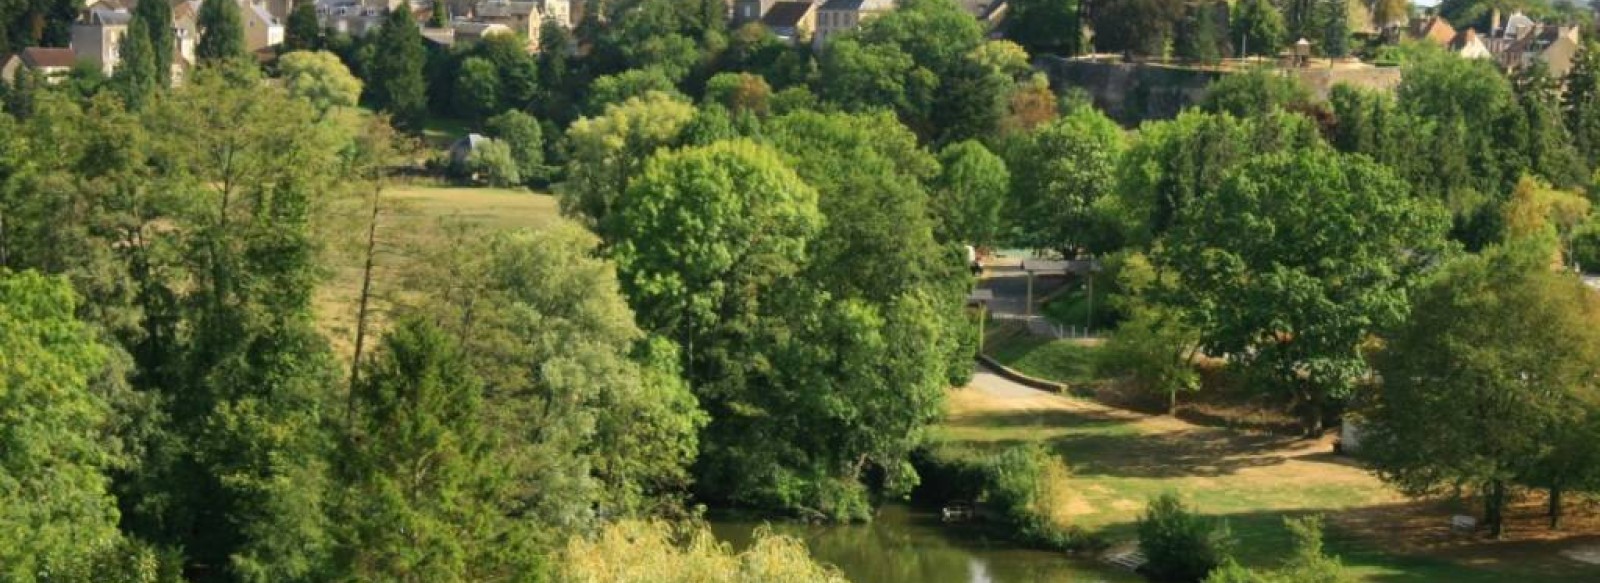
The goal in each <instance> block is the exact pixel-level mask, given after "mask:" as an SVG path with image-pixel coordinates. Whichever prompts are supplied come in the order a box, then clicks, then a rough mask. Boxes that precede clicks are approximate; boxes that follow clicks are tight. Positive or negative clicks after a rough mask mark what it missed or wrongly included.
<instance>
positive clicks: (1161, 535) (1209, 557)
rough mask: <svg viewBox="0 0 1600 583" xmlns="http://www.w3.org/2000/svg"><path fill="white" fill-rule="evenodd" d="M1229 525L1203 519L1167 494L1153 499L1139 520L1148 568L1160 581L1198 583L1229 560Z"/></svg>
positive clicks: (1146, 567)
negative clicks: (1190, 582)
mask: <svg viewBox="0 0 1600 583" xmlns="http://www.w3.org/2000/svg"><path fill="white" fill-rule="evenodd" d="M1231 546H1232V540H1231V537H1230V535H1229V533H1228V529H1227V526H1226V525H1225V524H1222V523H1220V522H1218V521H1216V520H1211V519H1207V518H1205V517H1203V516H1200V515H1199V514H1198V513H1196V512H1195V510H1194V509H1193V508H1190V507H1189V506H1188V505H1186V504H1184V503H1183V500H1181V499H1179V498H1178V495H1177V494H1174V493H1171V492H1168V493H1165V494H1162V495H1160V496H1157V497H1155V498H1153V499H1151V500H1150V504H1149V506H1147V507H1146V508H1145V512H1144V514H1143V515H1141V516H1140V517H1139V548H1140V550H1143V551H1144V555H1145V557H1146V558H1148V559H1149V561H1150V562H1148V563H1146V564H1145V569H1146V570H1148V571H1149V573H1150V575H1151V576H1152V577H1153V578H1155V579H1156V580H1158V581H1199V580H1201V579H1204V578H1205V577H1206V574H1207V573H1210V572H1211V570H1212V569H1215V568H1217V566H1219V565H1222V564H1223V562H1224V561H1225V560H1227V558H1228V553H1229V550H1230V547H1231Z"/></svg>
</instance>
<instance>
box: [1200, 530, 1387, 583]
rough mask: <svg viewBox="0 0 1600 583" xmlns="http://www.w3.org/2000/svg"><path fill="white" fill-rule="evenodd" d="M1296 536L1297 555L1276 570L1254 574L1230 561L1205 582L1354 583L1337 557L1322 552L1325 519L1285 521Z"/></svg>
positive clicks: (1255, 572)
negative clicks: (1323, 522)
mask: <svg viewBox="0 0 1600 583" xmlns="http://www.w3.org/2000/svg"><path fill="white" fill-rule="evenodd" d="M1283 524H1284V526H1285V527H1288V529H1289V534H1290V535H1291V536H1293V537H1294V553H1293V554H1292V555H1290V556H1289V558H1288V560H1285V561H1284V562H1283V566H1282V567H1281V568H1279V569H1278V570H1276V571H1267V572H1262V571H1253V570H1250V569H1246V568H1244V567H1242V566H1240V565H1239V564H1238V563H1235V562H1233V560H1232V559H1229V560H1228V561H1227V563H1226V564H1224V565H1223V566H1221V567H1218V568H1217V569H1216V570H1214V571H1212V572H1211V575H1210V576H1208V577H1206V583H1354V581H1355V580H1356V579H1355V577H1353V576H1351V575H1350V573H1349V572H1348V571H1345V569H1344V564H1342V563H1340V562H1339V559H1338V558H1337V557H1330V556H1328V555H1326V554H1324V553H1323V552H1322V517H1320V516H1308V517H1305V518H1285V519H1283Z"/></svg>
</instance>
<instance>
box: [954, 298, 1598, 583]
mask: <svg viewBox="0 0 1600 583" xmlns="http://www.w3.org/2000/svg"><path fill="white" fill-rule="evenodd" d="M999 335H1000V336H1001V340H1000V341H999V342H997V343H995V344H991V345H990V346H989V348H990V349H991V353H992V354H995V355H996V356H1005V357H1006V358H1002V360H1007V361H1008V362H1011V363H1013V364H1014V365H1017V366H1019V367H1021V368H1025V369H1027V368H1029V367H1033V368H1032V370H1030V371H1028V372H1030V373H1032V374H1044V373H1047V372H1051V371H1054V372H1055V373H1056V374H1053V375H1047V376H1052V377H1053V378H1058V379H1063V378H1064V379H1068V380H1071V379H1072V378H1074V377H1077V378H1082V375H1084V374H1087V373H1086V372H1085V370H1086V369H1084V368H1083V367H1082V363H1083V362H1085V361H1089V360H1092V358H1091V357H1089V356H1087V355H1088V354H1091V353H1092V350H1093V349H1092V348H1086V347H1081V346H1075V345H1071V344H1070V343H1068V342H1062V341H1041V340H1039V339H1034V338H1028V337H1026V336H1025V335H1023V336H1021V337H1013V336H1008V335H1006V331H1005V330H1003V329H1002V330H1001V331H1000V333H999ZM990 338H991V340H994V339H995V336H993V335H992V336H991V337H990ZM1066 346H1070V347H1071V348H1064V347H1066ZM1041 363H1042V364H1041ZM1041 367H1042V368H1041ZM985 382H988V381H987V380H986V379H984V378H982V377H980V378H979V379H978V380H977V381H976V383H977V384H981V383H985ZM949 408H950V411H949V413H950V414H949V417H948V419H947V420H946V422H945V424H944V425H943V426H942V427H941V428H940V431H939V437H938V438H939V439H940V441H941V445H940V447H941V449H942V450H943V451H944V453H945V454H947V455H954V456H973V455H981V454H982V453H984V452H987V451H992V450H994V449H997V448H999V447H1003V446H1005V445H1009V444H1015V443H1020V442H1026V441H1042V442H1045V443H1047V444H1049V445H1050V447H1051V448H1052V449H1053V450H1055V451H1056V452H1057V453H1059V454H1060V455H1061V456H1062V457H1063V459H1064V460H1065V461H1066V462H1067V463H1068V464H1069V466H1071V468H1072V471H1073V477H1072V487H1070V488H1068V489H1067V491H1068V492H1070V494H1069V496H1070V499H1068V500H1065V501H1064V502H1063V503H1064V504H1066V505H1067V506H1068V507H1070V508H1071V511H1070V512H1069V514H1071V515H1072V516H1073V522H1074V523H1076V524H1078V525H1081V526H1084V527H1086V528H1089V529H1091V530H1097V531H1100V532H1102V533H1105V534H1106V535H1107V536H1109V537H1110V538H1111V540H1112V541H1113V542H1117V541H1127V540H1132V539H1133V538H1135V536H1136V535H1135V531H1134V527H1135V523H1136V521H1137V519H1138V515H1139V513H1140V512H1141V511H1142V510H1143V507H1144V503H1145V501H1146V500H1148V499H1149V498H1151V497H1153V496H1155V495H1156V494H1159V493H1161V492H1165V491H1176V492H1179V493H1180V494H1182V495H1183V496H1184V497H1186V498H1187V499H1188V500H1190V501H1191V502H1192V503H1194V504H1196V505H1197V506H1198V507H1199V508H1200V510H1201V511H1202V512H1204V513H1206V514H1212V515H1220V516H1224V517H1226V520H1227V522H1228V525H1229V527H1230V529H1231V530H1232V531H1233V533H1234V535H1235V537H1236V539H1237V540H1238V541H1239V546H1238V549H1237V553H1238V555H1239V557H1240V559H1241V560H1242V561H1244V562H1245V563H1246V564H1249V565H1253V566H1269V565H1273V564H1275V563H1276V562H1277V561H1278V560H1279V559H1280V558H1281V557H1282V556H1284V555H1285V554H1286V553H1287V552H1288V548H1287V545H1288V542H1289V536H1288V533H1287V531H1286V530H1285V529H1284V528H1283V526H1282V518H1283V517H1284V516H1290V515H1297V514H1307V513H1320V514H1324V515H1326V516H1327V518H1328V522H1329V525H1330V526H1329V528H1328V534H1327V536H1328V545H1329V548H1330V550H1331V551H1332V552H1334V553H1336V554H1339V555H1341V556H1342V557H1343V559H1344V561H1345V563H1346V564H1347V565H1349V566H1351V568H1352V570H1353V571H1355V572H1356V573H1357V574H1358V575H1360V576H1361V577H1362V578H1363V579H1364V580H1369V581H1418V582H1421V581H1468V582H1473V581H1485V582H1487V581H1501V580H1506V579H1507V578H1508V577H1510V576H1512V575H1515V576H1516V577H1517V578H1519V579H1522V580H1525V581H1594V580H1600V570H1597V569H1596V568H1594V567H1586V566H1583V565H1581V564H1579V563H1577V562H1575V561H1571V560H1567V559H1564V558H1561V557H1560V556H1559V555H1558V552H1559V550H1561V549H1563V548H1566V547H1563V546H1560V545H1551V544H1533V545H1523V546H1522V547H1514V546H1507V545H1499V544H1498V543H1484V542H1482V541H1475V540H1473V539H1470V538H1467V537H1451V536H1450V535H1449V534H1448V533H1447V532H1442V531H1443V530H1446V529H1442V528H1440V527H1441V526H1442V525H1444V524H1445V522H1446V520H1447V516H1448V514H1447V513H1445V512H1444V511H1442V510H1440V509H1439V508H1437V507H1432V506H1427V505H1424V504H1416V503H1411V502H1408V501H1406V500H1405V499H1404V498H1403V497H1401V496H1400V495H1399V494H1398V493H1396V492H1394V491H1393V490H1391V489H1389V488H1388V487H1386V486H1385V485H1384V484H1382V483H1381V482H1380V481H1379V480H1378V479H1377V478H1375V477H1373V476H1372V475H1371V474H1370V473H1368V472H1367V471H1366V470H1364V469H1362V468H1360V467H1358V466H1356V465H1353V464H1351V463H1350V462H1349V461H1348V460H1347V459H1345V458H1340V457H1336V456H1333V455H1332V454H1331V453H1329V450H1330V446H1331V444H1330V443H1329V442H1328V441H1326V440H1323V441H1318V442H1307V441H1303V440H1297V439H1293V438H1284V437H1275V436H1267V435H1249V434H1243V433H1238V432H1233V431H1229V430H1225V429H1219V428H1208V427H1200V426H1196V425H1191V424H1188V423H1185V422H1183V421H1179V420H1176V419H1172V418H1168V417H1150V416H1144V415H1139V414H1135V413H1130V412H1126V411H1122V410H1118V409H1113V408H1110V407H1106V406H1104V405H1100V404H1098V403H1094V402H1092V401H1088V400H1084V399H1078V398H1072V397H1060V396H1055V395H1045V394H1043V393H1033V394H1006V393H1005V392H1004V391H1000V392H998V393H997V392H996V391H990V390H979V389H974V388H967V389H961V390H957V391H954V392H952V393H951V398H950V407H949ZM1397 549H1403V550H1397ZM1469 563H1475V565H1473V566H1470V567H1469V566H1467V565H1468V564H1469Z"/></svg>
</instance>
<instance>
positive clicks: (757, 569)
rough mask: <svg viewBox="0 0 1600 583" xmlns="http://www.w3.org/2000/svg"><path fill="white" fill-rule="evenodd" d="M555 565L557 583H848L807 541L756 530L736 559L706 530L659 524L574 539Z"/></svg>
mask: <svg viewBox="0 0 1600 583" xmlns="http://www.w3.org/2000/svg"><path fill="white" fill-rule="evenodd" d="M556 565H557V568H556V571H557V572H556V575H555V578H554V580H555V581H556V582H557V583H587V582H590V581H611V582H613V583H688V582H691V581H739V582H756V581H789V582H792V583H846V580H845V578H844V576H842V575H840V574H839V573H838V572H837V570H836V569H833V568H831V567H827V566H824V565H822V564H820V563H817V562H816V561H814V560H812V558H811V556H810V553H809V552H808V551H807V550H806V544H805V542H804V541H802V540H799V539H795V538H791V537H788V536H783V535H778V534H774V533H773V532H772V530H771V529H768V528H760V529H757V530H756V532H755V541H754V542H753V543H752V544H751V545H750V547H749V548H748V549H747V550H744V551H742V552H739V553H737V554H734V552H733V550H732V549H731V548H730V547H729V546H728V545H726V544H724V543H722V542H720V541H718V540H717V538H716V536H715V535H713V534H712V532H711V530H710V529H708V528H705V527H704V526H687V527H683V526H673V525H670V524H668V523H665V522H658V521H649V522H644V521H623V522H617V523H614V524H610V525H607V526H606V528H605V529H604V530H603V531H601V532H600V533H599V534H598V535H597V536H594V537H573V538H572V540H570V541H568V542H567V545H566V547H565V548H564V549H562V552H561V554H560V556H559V558H558V559H557V560H556Z"/></svg>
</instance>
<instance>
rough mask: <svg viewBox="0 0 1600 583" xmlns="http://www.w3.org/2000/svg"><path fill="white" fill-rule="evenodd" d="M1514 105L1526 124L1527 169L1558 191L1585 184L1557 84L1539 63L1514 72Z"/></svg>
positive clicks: (1582, 162) (1586, 175) (1582, 165)
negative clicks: (1519, 109)
mask: <svg viewBox="0 0 1600 583" xmlns="http://www.w3.org/2000/svg"><path fill="white" fill-rule="evenodd" d="M1512 83H1513V86H1514V87H1515V89H1516V93H1517V104H1518V105H1520V106H1521V107H1522V117H1523V119H1525V120H1526V121H1527V124H1528V125H1527V146H1528V151H1527V156H1528V164H1529V165H1528V169H1529V170H1531V171H1532V172H1534V173H1536V174H1537V175H1539V176H1541V177H1543V178H1544V179H1545V180H1548V181H1550V182H1551V183H1553V184H1555V185H1556V186H1559V187H1562V188H1573V187H1576V186H1579V185H1583V184H1586V183H1588V182H1589V171H1588V165H1587V163H1586V159H1585V158H1583V157H1582V154H1581V153H1580V152H1579V151H1578V150H1577V148H1575V147H1574V144H1573V136H1572V134H1571V132H1569V131H1568V130H1567V125H1566V122H1565V121H1564V120H1563V116H1562V111H1561V83H1560V82H1558V81H1557V80H1556V79H1554V78H1552V77H1551V76H1550V68H1549V66H1547V65H1545V64H1544V63H1543V62H1538V63H1534V64H1533V65H1531V66H1528V67H1525V68H1523V69H1521V70H1519V71H1517V73H1516V75H1515V76H1514V77H1513V79H1512Z"/></svg>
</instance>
